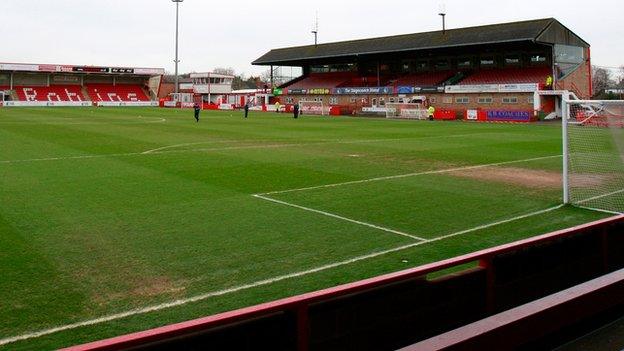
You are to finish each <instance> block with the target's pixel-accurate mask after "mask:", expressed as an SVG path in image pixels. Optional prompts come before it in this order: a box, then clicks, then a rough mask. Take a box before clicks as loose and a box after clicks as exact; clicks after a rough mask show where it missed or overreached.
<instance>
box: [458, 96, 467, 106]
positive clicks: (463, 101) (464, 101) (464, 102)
mask: <svg viewBox="0 0 624 351" xmlns="http://www.w3.org/2000/svg"><path fill="white" fill-rule="evenodd" d="M469 102H470V98H468V97H465V96H462V97H457V98H455V103H458V104H467V103H469Z"/></svg>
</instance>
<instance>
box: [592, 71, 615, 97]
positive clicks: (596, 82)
mask: <svg viewBox="0 0 624 351" xmlns="http://www.w3.org/2000/svg"><path fill="white" fill-rule="evenodd" d="M592 84H593V86H594V94H595V95H599V94H601V93H602V92H604V91H605V89H608V88H610V87H612V86H613V85H614V82H613V80H612V78H611V72H609V71H608V70H606V69H604V68H601V67H596V66H594V67H593V76H592Z"/></svg>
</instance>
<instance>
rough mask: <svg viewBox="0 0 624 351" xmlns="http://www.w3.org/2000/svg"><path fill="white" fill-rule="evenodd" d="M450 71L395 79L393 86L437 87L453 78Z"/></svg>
mask: <svg viewBox="0 0 624 351" xmlns="http://www.w3.org/2000/svg"><path fill="white" fill-rule="evenodd" d="M453 75H454V74H453V72H451V71H439V72H427V73H415V74H410V75H408V76H403V77H400V78H397V79H396V80H395V81H394V85H395V86H437V85H441V84H442V83H444V82H445V81H447V80H448V79H449V78H451V77H453Z"/></svg>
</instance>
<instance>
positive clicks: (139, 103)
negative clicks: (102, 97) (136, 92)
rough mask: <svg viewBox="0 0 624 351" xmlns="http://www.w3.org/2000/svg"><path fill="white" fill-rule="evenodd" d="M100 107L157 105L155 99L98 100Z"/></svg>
mask: <svg viewBox="0 0 624 351" xmlns="http://www.w3.org/2000/svg"><path fill="white" fill-rule="evenodd" d="M96 104H97V106H100V107H157V106H158V102H157V101H98V102H97V103H96Z"/></svg>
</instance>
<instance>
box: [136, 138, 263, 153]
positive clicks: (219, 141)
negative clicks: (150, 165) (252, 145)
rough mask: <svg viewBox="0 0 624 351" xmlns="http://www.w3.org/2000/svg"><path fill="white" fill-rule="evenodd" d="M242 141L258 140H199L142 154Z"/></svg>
mask: <svg viewBox="0 0 624 351" xmlns="http://www.w3.org/2000/svg"><path fill="white" fill-rule="evenodd" d="M242 142H256V140H213V141H201V142H197V143H186V144H176V145H169V146H163V147H159V148H157V149H153V150H147V151H144V152H142V154H143V155H147V154H153V153H155V152H158V151H162V150H167V149H175V148H178V147H184V146H195V145H205V144H225V143H242Z"/></svg>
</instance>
